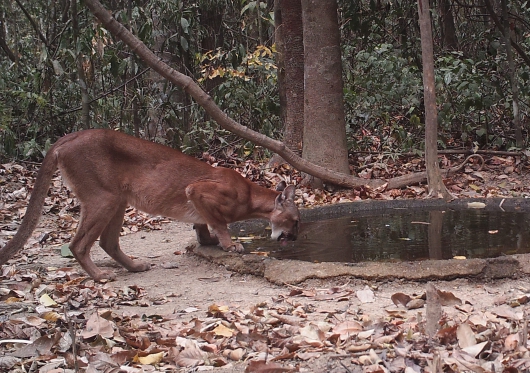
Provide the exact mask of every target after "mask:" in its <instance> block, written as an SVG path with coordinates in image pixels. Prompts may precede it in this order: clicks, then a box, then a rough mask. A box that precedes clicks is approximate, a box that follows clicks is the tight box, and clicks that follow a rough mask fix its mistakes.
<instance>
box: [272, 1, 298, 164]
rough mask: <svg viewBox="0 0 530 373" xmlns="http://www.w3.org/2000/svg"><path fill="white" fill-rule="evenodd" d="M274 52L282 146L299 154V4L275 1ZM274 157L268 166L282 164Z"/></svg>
mask: <svg viewBox="0 0 530 373" xmlns="http://www.w3.org/2000/svg"><path fill="white" fill-rule="evenodd" d="M275 6H276V9H275V17H274V20H275V22H277V24H276V38H277V39H276V50H277V55H278V58H277V61H278V84H279V89H280V106H281V119H282V123H283V142H284V144H285V145H286V146H287V148H289V149H291V150H292V151H293V152H295V153H297V154H302V140H303V131H304V38H303V25H302V3H301V2H300V0H276V1H275ZM282 161H283V160H282V159H281V157H279V156H278V155H275V156H274V157H273V158H272V159H271V162H270V163H269V164H270V165H276V164H278V163H282Z"/></svg>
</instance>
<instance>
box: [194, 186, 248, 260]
mask: <svg viewBox="0 0 530 373" xmlns="http://www.w3.org/2000/svg"><path fill="white" fill-rule="evenodd" d="M186 196H187V197H188V200H189V201H190V202H191V203H192V204H193V207H194V208H195V210H197V212H198V213H199V215H200V216H201V217H202V218H203V220H204V221H205V222H206V224H195V225H194V228H195V229H196V232H197V239H198V240H199V243H201V244H202V240H205V241H206V242H212V243H211V244H213V242H214V241H216V240H218V241H219V245H220V246H221V247H222V248H223V250H225V251H235V252H243V251H244V247H243V245H241V244H240V243H239V242H233V241H232V238H231V237H230V233H229V232H228V227H227V214H230V213H231V209H232V208H233V207H232V206H233V205H234V204H236V203H237V202H236V201H235V200H236V198H237V193H235V192H234V191H233V189H232V186H227V185H225V184H221V183H216V182H211V181H203V182H198V183H194V184H191V185H188V187H187V188H186ZM208 226H209V227H210V228H211V230H212V233H213V234H214V235H215V238H212V237H211V235H210V232H209V231H208ZM208 237H209V238H210V239H212V240H209V239H208Z"/></svg>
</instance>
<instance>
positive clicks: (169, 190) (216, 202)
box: [0, 130, 300, 281]
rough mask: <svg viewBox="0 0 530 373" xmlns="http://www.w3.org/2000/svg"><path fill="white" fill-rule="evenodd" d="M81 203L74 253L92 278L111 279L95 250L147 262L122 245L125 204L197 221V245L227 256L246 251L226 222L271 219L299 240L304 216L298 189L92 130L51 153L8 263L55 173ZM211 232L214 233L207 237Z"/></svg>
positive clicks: (276, 231) (132, 263)
mask: <svg viewBox="0 0 530 373" xmlns="http://www.w3.org/2000/svg"><path fill="white" fill-rule="evenodd" d="M57 168H58V169H59V170H60V171H61V175H62V177H63V178H64V180H65V182H66V184H67V185H68V186H69V188H71V189H72V191H73V192H74V193H75V194H76V196H77V197H78V198H79V201H80V204H81V218H80V222H79V227H78V230H77V233H76V235H75V237H74V238H73V240H72V242H71V243H70V250H71V251H72V253H73V254H74V257H75V258H76V259H77V261H78V262H79V264H80V265H81V266H82V267H83V269H84V270H85V271H86V272H87V273H88V274H89V275H90V276H92V277H93V278H94V279H95V280H98V281H99V280H103V279H112V278H114V274H113V273H112V272H109V271H102V270H101V269H99V268H98V267H97V266H96V265H95V264H94V262H93V261H92V260H91V258H90V249H91V247H92V245H93V244H94V242H95V241H96V240H97V239H98V237H100V242H99V244H100V246H101V247H102V248H103V249H104V250H105V251H106V252H107V253H108V254H109V255H110V256H111V257H112V258H114V259H115V260H116V261H117V262H118V263H120V264H121V265H122V266H123V267H125V268H126V269H127V270H129V271H133V272H139V271H145V270H148V269H149V268H150V264H149V263H147V262H144V261H140V260H132V259H131V258H129V257H128V256H127V255H125V254H124V253H123V252H122V251H121V249H120V245H119V242H118V241H119V235H120V230H121V226H122V224H123V216H124V213H125V209H126V207H127V206H128V205H132V206H134V207H136V208H138V209H140V210H142V211H145V212H147V213H150V214H153V215H163V216H167V217H171V218H174V219H176V220H180V221H183V222H189V223H194V228H195V230H196V233H197V239H198V241H199V243H201V244H205V245H212V244H213V245H215V244H217V243H219V244H220V246H221V247H222V248H223V249H224V250H227V251H236V252H241V251H242V250H243V246H242V245H241V244H240V243H237V242H233V241H232V240H231V238H230V234H229V232H228V229H227V224H228V223H232V222H235V221H240V220H245V219H250V218H265V219H268V220H269V221H270V222H271V226H272V238H273V239H278V240H295V239H296V236H297V234H298V221H299V219H300V214H299V211H298V209H297V208H296V206H295V204H294V187H293V186H289V187H286V188H285V189H283V191H282V192H280V191H274V190H270V189H266V188H263V187H260V186H258V185H256V184H254V183H252V182H250V181H249V180H247V179H245V178H244V177H242V176H241V175H240V174H238V173H237V172H236V171H234V170H230V169H227V168H221V167H219V168H214V167H211V166H210V165H208V164H206V163H204V162H201V161H199V160H197V159H195V158H193V157H190V156H187V155H185V154H183V153H182V152H180V151H178V150H175V149H171V148H169V147H166V146H163V145H159V144H155V143H153V142H150V141H146V140H141V139H138V138H135V137H132V136H128V135H125V134H123V133H120V132H116V131H111V130H87V131H81V132H76V133H72V134H69V135H66V136H64V137H63V138H61V139H59V140H58V141H57V142H56V143H55V144H54V145H53V146H52V148H51V149H50V150H49V152H48V153H47V155H46V157H45V158H44V161H43V163H42V166H41V169H40V170H39V173H38V175H37V180H36V182H35V187H34V190H33V193H32V195H31V199H30V202H29V205H28V208H27V211H26V215H25V217H24V219H23V221H22V224H21V226H20V228H19V230H18V232H17V233H16V235H15V236H14V237H13V239H12V240H11V241H9V242H8V243H7V244H6V245H5V246H4V247H3V248H2V249H0V264H4V263H5V262H7V260H9V258H11V257H12V256H13V255H14V254H15V253H16V252H17V251H19V250H20V249H22V247H23V246H24V244H25V243H26V241H27V240H28V238H29V237H30V236H31V233H32V232H33V230H34V229H35V227H36V225H37V223H38V220H39V218H40V215H41V211H42V207H43V205H44V199H45V197H46V195H47V193H48V188H49V185H50V182H51V179H52V177H53V174H54V172H55V170H56V169H57ZM210 231H211V233H210Z"/></svg>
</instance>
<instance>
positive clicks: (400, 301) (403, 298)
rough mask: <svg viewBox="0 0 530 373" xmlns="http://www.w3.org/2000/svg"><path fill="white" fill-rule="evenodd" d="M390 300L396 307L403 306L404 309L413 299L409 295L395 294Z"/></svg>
mask: <svg viewBox="0 0 530 373" xmlns="http://www.w3.org/2000/svg"><path fill="white" fill-rule="evenodd" d="M390 300H392V302H393V303H394V304H395V305H396V306H399V305H402V306H403V307H405V306H406V305H407V303H408V302H410V301H411V298H410V297H409V296H408V295H407V294H404V293H395V294H392V296H391V297H390Z"/></svg>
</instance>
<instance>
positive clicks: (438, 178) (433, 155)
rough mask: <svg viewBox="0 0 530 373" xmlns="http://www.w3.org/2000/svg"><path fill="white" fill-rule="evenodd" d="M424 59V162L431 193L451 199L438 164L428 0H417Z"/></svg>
mask: <svg viewBox="0 0 530 373" xmlns="http://www.w3.org/2000/svg"><path fill="white" fill-rule="evenodd" d="M418 12H419V19H420V32H421V56H422V60H423V101H424V103H425V164H426V167H427V182H428V184H429V196H430V197H437V198H445V199H451V198H452V196H451V193H449V191H448V190H447V188H446V187H445V185H444V183H443V181H442V174H441V172H440V167H439V166H438V149H437V148H438V110H437V108H436V92H435V89H434V87H435V84H434V55H433V43H432V28H431V15H430V8H429V0H418Z"/></svg>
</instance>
